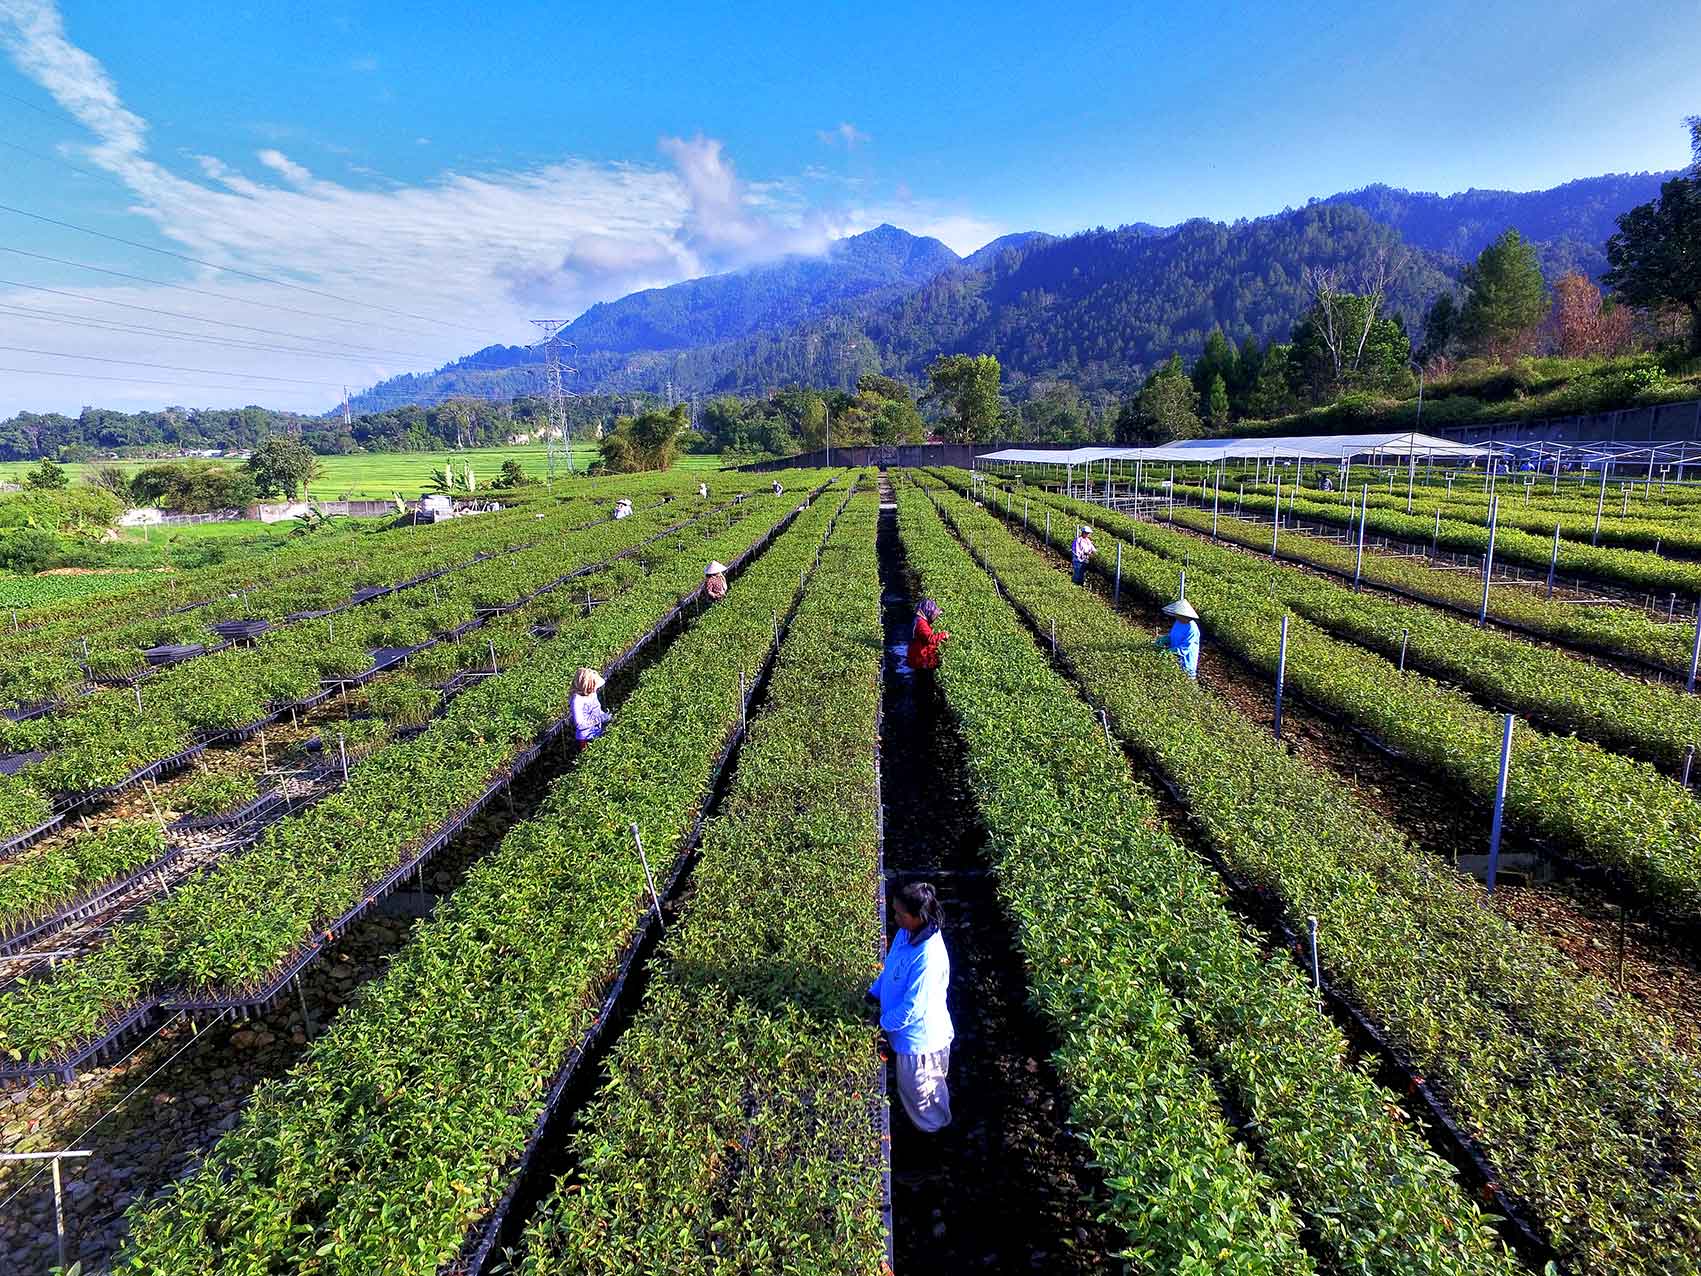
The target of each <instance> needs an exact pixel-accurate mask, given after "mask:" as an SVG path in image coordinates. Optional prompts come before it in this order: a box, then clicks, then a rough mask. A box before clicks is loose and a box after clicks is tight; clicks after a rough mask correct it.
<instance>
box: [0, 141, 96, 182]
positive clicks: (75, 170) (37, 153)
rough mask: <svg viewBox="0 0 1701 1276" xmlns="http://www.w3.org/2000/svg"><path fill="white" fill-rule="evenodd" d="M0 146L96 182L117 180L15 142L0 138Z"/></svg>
mask: <svg viewBox="0 0 1701 1276" xmlns="http://www.w3.org/2000/svg"><path fill="white" fill-rule="evenodd" d="M0 146H4V147H7V148H8V149H10V150H14V151H18V152H19V153H21V154H24V155H28V156H30V157H31V158H32V159H38V160H46V161H48V162H49V163H50V164H63V165H64V166H65V167H66V168H68V169H70V170H71V171H72V172H73V173H81V174H82V175H83V176H84V177H92V178H94V179H95V180H96V181H109V182H112V181H117V180H118V179H117V178H115V177H113V176H112V174H111V173H96V172H94V171H92V170H91V169H87V168H78V167H77V166H76V165H75V164H73V163H71V161H70V160H68V159H64V158H62V157H60V156H58V155H44V154H43V153H42V152H40V151H32V150H30V148H29V147H27V146H19V145H18V144H17V143H16V142H8V141H6V139H5V138H0Z"/></svg>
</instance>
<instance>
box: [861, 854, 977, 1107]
mask: <svg viewBox="0 0 1701 1276" xmlns="http://www.w3.org/2000/svg"><path fill="white" fill-rule="evenodd" d="M892 918H893V920H894V921H896V922H897V923H898V931H897V933H896V934H895V935H893V936H892V942H891V943H890V944H889V945H888V946H887V948H886V961H885V963H884V964H883V965H882V966H881V968H880V977H879V978H878V979H876V980H875V981H874V983H873V984H872V985H871V986H870V987H869V989H868V995H869V996H870V997H873V998H875V999H877V1000H878V1001H879V1002H880V1027H881V1028H882V1029H884V1030H885V1033H886V1039H887V1040H888V1041H889V1042H891V1044H892V1053H893V1054H894V1055H895V1056H896V1057H897V1064H898V1097H899V1098H900V1099H901V1100H902V1101H903V1104H904V1111H905V1112H907V1113H908V1114H909V1118H910V1120H911V1121H912V1122H913V1123H914V1124H915V1127H916V1128H917V1129H918V1130H921V1131H923V1132H925V1133H928V1134H931V1133H933V1132H934V1131H936V1130H942V1129H944V1128H945V1127H946V1126H947V1125H950V1124H951V1091H950V1088H949V1087H948V1086H947V1085H946V1081H945V1077H946V1074H947V1073H948V1072H949V1071H950V1070H951V1038H952V1037H953V1036H954V1035H955V1033H954V1030H953V1029H952V1027H951V1012H950V1011H949V1010H948V1009H947V1008H946V1006H945V990H946V987H947V986H948V985H949V984H950V982H951V959H950V957H949V956H947V955H946V952H945V938H944V936H943V935H941V934H940V933H939V927H940V924H941V923H942V922H943V921H944V912H943V910H942V909H941V908H940V907H939V897H938V896H937V895H936V894H935V893H934V890H933V887H932V886H931V885H929V884H928V883H927V882H911V883H910V884H909V885H907V886H905V887H903V888H901V889H900V890H898V891H897V892H896V893H895V894H894V895H893V897H892Z"/></svg>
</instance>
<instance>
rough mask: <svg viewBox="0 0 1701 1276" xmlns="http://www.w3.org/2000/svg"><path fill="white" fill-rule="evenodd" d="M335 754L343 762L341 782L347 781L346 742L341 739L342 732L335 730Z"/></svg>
mask: <svg viewBox="0 0 1701 1276" xmlns="http://www.w3.org/2000/svg"><path fill="white" fill-rule="evenodd" d="M337 756H338V757H340V758H341V759H342V762H343V783H344V784H347V783H348V744H347V742H346V741H344V739H343V733H342V732H341V731H339V732H337Z"/></svg>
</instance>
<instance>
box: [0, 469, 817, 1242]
mask: <svg viewBox="0 0 1701 1276" xmlns="http://www.w3.org/2000/svg"><path fill="white" fill-rule="evenodd" d="M813 495H814V496H816V497H819V496H820V493H819V492H817V493H814V494H813ZM827 497H828V499H837V496H836V495H835V494H834V493H833V491H832V489H828V490H827ZM790 522H791V520H790V519H789V518H787V519H783V520H782V521H781V523H780V525H779V526H778V527H777V528H776V529H775V530H774V531H772V532H770V533H768V534H766V535H764V536H763V537H762V538H761V539H760V541H759V543H758V544H757V545H756V546H753V547H752V549H751V550H749V551H747V552H746V554H744V555H742V556H740V557H739V558H738V559H737V560H735V561H733V563H732V565H731V569H730V570H729V573H728V575H729V579H731V580H732V581H734V582H735V583H736V580H737V578H738V575H739V574H740V573H741V572H742V571H743V570H744V569H745V568H747V567H748V566H749V565H750V564H751V563H752V562H754V561H755V560H756V559H758V558H759V557H760V556H761V554H762V552H763V551H765V550H766V549H767V547H768V545H769V544H770V543H771V542H772V540H773V539H775V538H776V537H777V536H778V535H779V534H780V532H781V531H783V530H784V529H785V528H786V527H789V525H790ZM692 598H693V599H694V598H695V595H692ZM698 614H699V612H698V608H697V607H696V606H695V605H694V604H693V603H692V602H691V600H687V602H686V603H684V604H681V605H680V606H679V607H678V608H676V609H674V611H673V612H672V613H671V614H670V615H669V616H668V617H667V619H666V620H665V621H663V622H662V623H659V624H657V625H656V626H655V627H654V628H653V629H651V630H650V631H649V632H648V633H647V634H646V635H645V636H644V637H643V638H641V639H640V640H639V642H638V643H637V644H635V645H634V647H633V648H631V649H630V650H629V652H628V655H627V656H626V657H623V658H622V659H621V661H619V662H617V663H618V667H615V666H611V667H610V670H609V685H608V689H607V692H606V694H607V696H608V702H609V703H610V704H611V705H614V706H616V707H617V706H618V704H619V702H620V699H621V698H622V696H623V695H624V694H625V693H626V690H627V689H628V688H629V687H631V686H634V685H636V682H637V680H638V678H639V677H640V676H641V675H642V673H643V671H644V670H645V669H647V668H649V667H650V666H651V665H653V664H654V663H655V662H656V661H658V660H660V659H662V658H663V657H664V656H665V655H666V654H667V651H668V649H669V647H670V646H671V644H672V643H673V642H674V640H676V639H677V637H678V636H679V635H680V634H681V633H683V632H684V631H685V630H686V628H687V627H689V625H690V624H691V623H692V622H693V621H694V620H695V618H696V617H697V615H698ZM769 655H771V652H770V653H769ZM759 687H760V684H753V686H752V689H751V693H750V694H751V695H752V696H754V695H756V694H757V692H758V690H759ZM737 738H738V737H737V736H736V735H735V737H734V739H733V741H731V742H729V745H728V749H727V753H726V755H725V757H724V758H723V761H722V774H723V777H724V775H725V774H726V773H727V768H728V767H729V764H730V761H731V757H732V751H733V746H734V745H735V744H736V741H737ZM573 765H574V754H573V752H572V750H571V749H570V748H568V747H565V745H564V744H563V745H562V747H551V748H546V749H544V750H542V751H541V752H540V753H539V755H538V758H537V760H536V762H535V763H534V764H533V765H532V766H530V767H528V768H525V769H523V770H522V771H520V772H519V774H518V775H517V776H516V777H515V779H514V781H513V782H512V783H511V784H510V785H508V786H507V787H506V791H505V794H504V796H505V797H506V798H507V801H506V802H494V801H492V802H488V803H486V804H485V805H483V806H482V808H481V809H479V810H478V811H477V812H476V813H475V814H474V815H473V816H472V817H471V818H470V819H469V820H467V821H466V822H465V823H464V824H463V825H461V826H460V828H459V829H458V830H457V831H456V832H455V833H454V835H453V836H452V837H450V838H449V839H447V841H446V842H445V844H444V846H443V847H442V848H441V850H439V851H438V852H437V853H436V854H435V855H434V856H432V857H431V858H430V860H429V861H428V862H426V863H423V864H422V865H421V871H420V875H419V876H418V877H417V878H415V879H413V881H414V885H413V886H412V887H407V886H404V887H403V888H401V889H398V890H397V891H396V892H395V893H393V894H390V895H388V896H387V897H385V898H383V899H381V900H378V901H377V906H376V907H372V908H368V909H364V910H362V911H360V912H359V913H358V915H356V916H355V917H353V918H352V919H351V920H350V921H349V922H348V924H347V925H344V926H338V927H336V928H335V929H336V939H335V941H334V943H328V944H326V945H325V946H324V948H323V949H322V950H320V951H319V953H318V958H319V959H318V960H317V961H315V962H314V963H312V964H310V965H307V966H306V967H304V968H303V970H302V971H301V973H300V976H299V979H298V981H296V982H295V985H294V987H295V991H296V995H293V996H278V997H275V998H273V999H271V1000H269V1001H267V1002H266V1003H264V1004H260V1005H258V1006H256V1007H254V1008H253V1009H252V1010H249V1011H246V1012H242V1013H241V1014H239V1013H238V1012H234V1011H218V1012H216V1013H211V1014H209V1015H204V1016H202V1017H201V1018H200V1020H199V1022H197V1021H196V1020H195V1019H193V1018H191V1016H190V1015H188V1014H186V1013H181V1012H180V1013H175V1014H171V1015H169V1016H168V1017H166V1018H165V1019H164V1022H162V1023H160V1024H159V1025H158V1026H157V1027H156V1028H154V1029H153V1030H152V1031H150V1032H148V1033H147V1034H146V1035H145V1036H143V1037H141V1038H140V1039H139V1040H136V1041H130V1042H127V1043H126V1045H125V1047H124V1049H123V1051H122V1053H121V1055H120V1057H119V1058H117V1059H116V1060H115V1061H113V1062H112V1063H110V1064H106V1065H104V1066H99V1065H97V1066H91V1067H87V1068H82V1069H79V1070H78V1074H77V1076H76V1078H75V1079H74V1080H72V1081H70V1082H69V1083H67V1084H62V1085H61V1084H54V1085H35V1086H29V1087H15V1088H12V1089H11V1090H10V1091H9V1092H8V1093H6V1094H4V1095H0V1136H3V1138H4V1145H5V1146H6V1147H7V1149H8V1150H14V1149H17V1148H19V1147H20V1146H24V1147H28V1148H34V1147H37V1146H42V1147H53V1148H59V1147H67V1148H68V1147H73V1146H74V1147H76V1148H78V1149H84V1150H90V1151H92V1152H93V1153H94V1155H93V1156H92V1157H90V1158H88V1159H86V1160H82V1161H67V1162H65V1163H64V1177H65V1182H66V1189H65V1191H66V1212H67V1225H68V1227H69V1228H70V1230H71V1233H72V1236H73V1238H74V1243H73V1249H72V1257H74V1258H75V1259H77V1260H78V1261H80V1262H82V1264H83V1267H84V1270H85V1271H90V1270H99V1269H100V1268H101V1266H102V1265H103V1264H104V1263H105V1262H107V1261H109V1260H111V1259H112V1258H113V1257H115V1256H116V1254H117V1253H118V1250H119V1247H120V1246H121V1245H122V1243H123V1239H124V1236H125V1234H126V1230H127V1220H126V1218H125V1212H126V1210H127V1209H128V1208H129V1206H130V1205H131V1204H132V1203H133V1202H134V1201H136V1200H138V1199H144V1198H146V1197H149V1196H151V1195H153V1194H154V1193H156V1192H158V1191H159V1190H160V1189H162V1188H164V1187H166V1186H167V1185H168V1184H170V1183H171V1182H173V1181H175V1180H176V1179H178V1178H179V1177H181V1176H182V1174H183V1172H184V1171H185V1170H186V1169H188V1168H189V1167H191V1166H193V1165H194V1164H195V1163H196V1162H197V1161H199V1159H200V1158H201V1156H202V1155H203V1154H205V1153H206V1151H207V1150H208V1149H209V1148H210V1147H211V1146H212V1144H213V1143H214V1142H215V1141H216V1140H217V1139H218V1137H219V1136H220V1135H221V1134H222V1133H224V1132H225V1131H227V1130H229V1129H231V1128H232V1127H233V1126H234V1125H235V1124H236V1122H237V1120H238V1118H239V1116H240V1112H241V1109H242V1107H243V1106H244V1104H245V1103H246V1101H247V1099H248V1097H249V1095H250V1094H251V1093H252V1091H253V1089H254V1087H255V1086H257V1085H259V1084H261V1083H263V1082H265V1081H268V1080H275V1079H278V1078H281V1077H282V1076H283V1075H284V1074H285V1073H286V1072H288V1071H289V1069H290V1068H291V1067H293V1066H294V1065H295V1064H296V1063H297V1062H298V1061H299V1060H300V1059H301V1057H302V1056H303V1054H304V1053H305V1051H306V1048H307V1044H308V1042H309V1041H310V1040H311V1039H312V1038H313V1037H315V1036H317V1035H318V1034H320V1033H322V1032H323V1031H324V1030H325V1028H326V1027H327V1025H328V1024H329V1023H330V1021H331V1020H332V1019H333V1018H334V1017H335V1016H336V1015H337V1014H338V1013H339V1012H340V1011H341V1010H342V1008H343V1007H344V1006H345V1005H346V1004H348V1003H349V1002H351V1001H352V1000H353V999H354V998H355V997H356V996H357V995H358V992H359V990H360V988H361V987H362V986H363V985H365V984H366V983H367V982H369V981H371V980H373V979H375V978H377V977H379V976H381V975H382V974H383V973H384V970H385V967H386V965H387V964H388V962H389V960H390V958H391V957H393V956H394V955H395V954H396V953H397V952H399V951H400V950H401V948H402V947H403V945H404V944H406V943H407V941H408V938H409V935H410V933H411V930H412V926H413V920H414V919H415V918H418V917H422V916H426V915H429V913H430V912H431V910H432V909H433V908H434V907H435V905H436V903H437V902H438V901H439V900H441V899H443V898H445V897H446V896H448V895H449V894H451V893H452V892H453V891H454V890H455V889H456V888H457V887H458V886H459V885H460V884H461V883H462V882H463V881H464V880H465V878H466V876H467V874H468V873H469V872H470V871H471V870H472V869H473V868H474V867H476V865H477V864H478V863H479V862H480V861H481V860H482V859H483V857H484V856H485V854H486V853H488V852H489V851H491V850H493V849H495V848H496V847H497V846H498V845H499V844H500V843H501V842H502V839H503V837H504V836H505V835H506V834H507V832H508V831H509V830H510V829H511V828H513V827H514V826H516V825H518V824H520V823H522V822H523V821H525V820H526V819H528V818H529V817H530V816H531V815H533V814H534V813H535V812H536V811H537V809H538V807H539V805H540V804H541V803H542V802H543V800H544V799H545V798H546V796H547V794H548V793H549V791H550V789H551V787H552V785H553V784H554V783H555V781H556V780H558V779H559V778H560V777H561V776H562V775H563V774H565V773H566V772H567V771H569V770H570V769H571V768H572V766H573ZM717 797H718V790H717ZM687 863H688V860H687V858H686V856H685V855H684V854H683V853H682V854H681V856H680V857H679V859H678V860H677V862H676V863H674V864H673V866H672V867H671V868H668V869H664V868H663V867H662V866H660V865H658V885H661V886H662V888H663V890H664V892H667V893H670V894H671V893H672V892H673V891H674V890H675V889H676V888H677V886H678V883H679V879H680V876H681V874H682V873H683V871H684V869H685V867H686V865H687ZM663 873H665V874H666V877H665V878H663V877H662V874H663ZM651 930H652V928H650V927H648V926H647V925H646V927H645V928H644V929H643V930H641V931H640V932H639V933H638V935H637V936H636V937H635V940H634V942H633V944H632V945H631V946H630V948H629V949H628V951H627V952H626V953H625V954H624V955H623V960H622V962H621V966H622V968H623V969H625V970H636V969H637V968H638V959H639V957H640V955H641V952H642V953H647V952H648V951H649V949H650V948H651V947H653V943H654V936H653V935H652V933H651ZM641 991H642V984H641V980H637V981H628V980H625V979H624V978H623V979H621V980H619V981H617V982H616V983H615V985H614V987H613V988H612V989H611V991H610V992H609V994H608V1003H607V1004H608V1006H609V1010H610V1013H609V1014H606V1015H604V1016H602V1018H601V1021H600V1022H599V1025H598V1028H597V1030H596V1032H595V1033H594V1034H593V1035H592V1036H591V1037H590V1038H589V1039H588V1040H587V1042H586V1043H585V1045H584V1047H582V1048H581V1050H579V1051H576V1052H575V1053H574V1055H573V1056H572V1057H571V1058H570V1059H569V1060H568V1061H567V1062H566V1064H565V1065H564V1067H563V1069H562V1073H561V1075H560V1076H558V1078H557V1080H556V1084H555V1090H554V1094H553V1101H552V1103H551V1107H550V1114H554V1113H567V1112H570V1111H572V1110H573V1108H574V1107H576V1106H577V1101H578V1100H579V1099H581V1098H583V1097H585V1095H587V1094H588V1093H589V1092H590V1088H591V1087H592V1086H593V1085H595V1084H599V1083H600V1080H601V1078H600V1076H599V1075H598V1072H599V1070H598V1068H597V1067H595V1066H585V1065H586V1064H587V1063H591V1064H595V1063H597V1062H598V1061H600V1059H601V1058H602V1057H603V1054H604V1053H605V1051H606V1046H607V1044H608V1043H611V1041H612V1037H609V1036H606V1035H604V1034H605V1033H606V1032H607V1029H609V1028H610V1027H617V1026H618V1025H619V1024H620V1023H621V1022H622V1020H623V1017H624V1016H629V1014H630V1012H631V1009H632V1008H633V1007H635V1006H636V1005H637V1004H638V998H639V997H640V996H641ZM8 1100H9V1102H8ZM561 1124H562V1123H560V1122H556V1123H555V1125H556V1126H559V1125H561ZM554 1133H555V1130H554V1129H553V1128H547V1127H546V1126H544V1125H540V1136H547V1138H548V1143H546V1142H545V1138H543V1137H540V1138H538V1139H534V1140H533V1143H534V1146H550V1145H552V1144H553V1140H554ZM26 1140H27V1143H26V1142H25V1141H26ZM550 1164H551V1162H550V1160H549V1158H548V1157H547V1156H546V1157H543V1158H539V1159H538V1161H537V1163H536V1164H535V1165H534V1164H533V1162H532V1158H530V1157H528V1158H527V1160H526V1161H525V1162H524V1163H522V1165H521V1166H520V1167H518V1169H517V1171H516V1179H515V1188H514V1191H513V1192H512V1194H511V1195H510V1196H509V1197H508V1198H506V1199H505V1200H504V1202H503V1206H502V1209H501V1211H500V1213H499V1214H498V1216H497V1218H496V1220H495V1224H494V1225H493V1226H490V1227H488V1228H486V1229H485V1230H484V1232H482V1233H480V1234H478V1235H477V1236H475V1237H474V1245H472V1246H469V1250H468V1254H467V1256H466V1257H468V1258H474V1257H476V1260H477V1266H474V1267H468V1268H465V1270H482V1268H483V1265H484V1264H485V1263H486V1262H487V1261H488V1260H489V1259H490V1258H492V1257H493V1256H495V1255H496V1253H497V1252H498V1251H497V1250H496V1242H497V1240H498V1238H499V1237H500V1239H502V1240H504V1241H507V1240H511V1239H513V1237H514V1235H516V1234H517V1228H518V1226H519V1225H520V1224H522V1223H523V1222H524V1221H525V1220H526V1218H527V1217H528V1216H529V1214H530V1206H531V1205H532V1204H535V1201H536V1199H537V1196H538V1195H539V1193H540V1192H541V1191H542V1190H544V1189H546V1188H547V1185H548V1184H549V1183H550V1182H551V1181H552V1177H551V1176H550V1175H547V1174H542V1173H534V1172H532V1171H533V1170H536V1169H545V1168H548V1167H549V1166H550ZM516 1207H519V1208H516ZM479 1242H482V1244H480V1243H479ZM56 1253H57V1238H56V1233H55V1226H54V1202H53V1190H52V1182H51V1179H50V1178H48V1176H47V1172H46V1170H45V1169H43V1168H41V1166H40V1165H39V1164H38V1163H28V1162H25V1163H22V1164H21V1165H13V1166H5V1167H0V1256H3V1257H4V1258H5V1260H6V1261H5V1262H4V1263H0V1271H4V1272H7V1273H10V1272H13V1271H17V1272H20V1273H25V1272H32V1271H41V1272H46V1271H48V1270H50V1269H51V1266H52V1264H53V1262H54V1261H55V1258H56Z"/></svg>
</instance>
